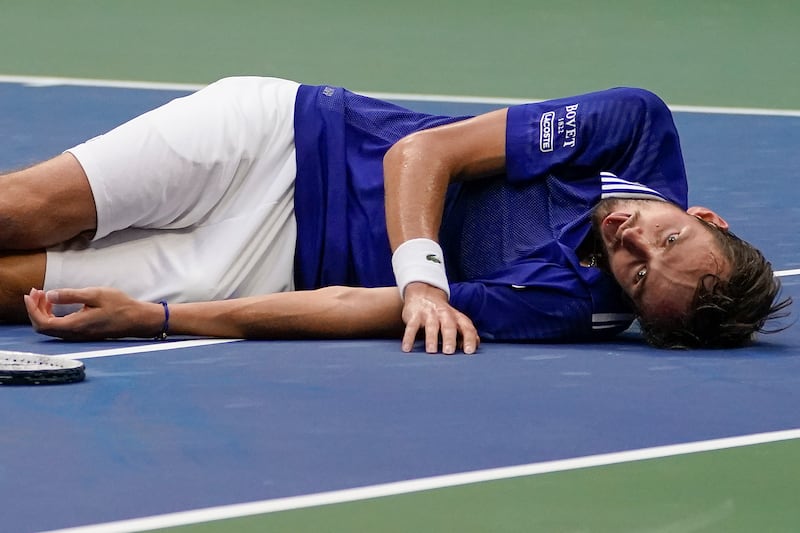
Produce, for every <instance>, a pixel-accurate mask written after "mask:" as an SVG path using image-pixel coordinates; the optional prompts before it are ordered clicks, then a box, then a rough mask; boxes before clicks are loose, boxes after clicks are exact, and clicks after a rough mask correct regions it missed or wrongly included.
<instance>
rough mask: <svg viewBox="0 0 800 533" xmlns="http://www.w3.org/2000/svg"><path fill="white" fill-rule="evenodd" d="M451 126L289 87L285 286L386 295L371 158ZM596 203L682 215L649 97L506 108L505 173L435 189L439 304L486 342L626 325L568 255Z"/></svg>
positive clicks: (672, 162) (675, 147) (670, 131)
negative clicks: (411, 137)
mask: <svg viewBox="0 0 800 533" xmlns="http://www.w3.org/2000/svg"><path fill="white" fill-rule="evenodd" d="M465 118H468V117H446V116H436V115H429V114H423V113H417V112H414V111H410V110H408V109H404V108H402V107H399V106H396V105H393V104H390V103H388V102H383V101H381V100H376V99H372V98H368V97H365V96H361V95H358V94H355V93H352V92H350V91H347V90H346V89H343V88H339V87H329V86H309V85H303V86H301V87H300V89H299V92H298V95H297V103H296V106H295V144H296V148H297V182H296V188H295V210H296V216H297V226H298V237H297V251H296V261H295V284H296V287H297V288H298V289H311V288H318V287H323V286H330V285H350V286H363V287H379V286H392V285H395V280H394V275H393V273H392V268H391V250H390V247H389V241H388V237H387V233H386V219H385V214H384V188H383V156H384V154H385V153H386V151H387V150H388V149H389V148H390V147H391V146H392V145H393V144H394V143H395V142H397V141H398V140H400V139H401V138H402V137H404V136H406V135H408V134H410V133H412V132H415V131H418V130H422V129H426V128H432V127H435V126H438V125H442V124H446V123H450V122H454V121H458V120H464V119H465ZM608 197H624V198H655V199H661V200H667V201H670V202H673V203H675V204H677V205H679V206H681V207H682V208H684V209H685V208H686V207H687V206H686V201H687V185H686V173H685V170H684V163H683V158H682V155H681V150H680V144H679V140H678V134H677V131H676V129H675V125H674V122H673V120H672V115H671V113H670V111H669V109H668V108H667V107H666V105H665V104H664V103H663V102H662V101H661V100H660V99H659V98H658V97H657V96H655V95H654V94H652V93H650V92H647V91H644V90H641V89H629V88H621V89H610V90H607V91H601V92H595V93H590V94H585V95H581V96H574V97H570V98H563V99H558V100H550V101H546V102H540V103H531V104H524V105H519V106H514V107H511V108H509V110H508V124H507V128H506V172H505V174H504V175H501V176H496V177H492V178H488V179H482V180H476V181H470V182H464V183H454V184H452V185H450V187H449V189H448V194H447V199H446V204H445V209H444V216H443V220H442V226H441V231H440V235H439V240H440V243H441V245H442V248H443V251H444V254H445V265H446V268H447V274H448V278H449V280H450V288H451V297H450V303H451V305H453V306H454V307H455V308H456V309H458V310H460V311H462V312H463V313H465V314H466V315H467V316H469V317H470V318H471V319H472V320H473V322H474V323H475V326H476V327H477V329H478V332H479V334H480V336H481V338H483V339H488V340H516V341H522V340H570V341H575V340H593V339H601V338H607V337H609V336H610V335H613V334H616V333H619V332H621V331H624V330H625V329H627V328H628V327H629V326H630V324H631V322H632V320H633V314H632V310H631V307H630V304H629V302H628V301H627V299H626V298H625V297H624V294H623V293H622V291H621V289H620V288H619V287H618V285H617V283H616V282H615V281H614V279H613V277H612V276H611V275H610V274H608V273H606V272H604V271H601V270H600V269H597V268H589V267H585V266H582V265H581V264H580V261H579V258H578V255H577V253H576V250H577V248H578V246H579V245H580V244H581V243H582V242H583V241H584V239H586V237H587V236H588V235H589V233H590V231H591V222H590V219H591V212H592V209H593V208H594V206H595V205H596V204H597V203H598V201H599V200H600V199H601V198H608Z"/></svg>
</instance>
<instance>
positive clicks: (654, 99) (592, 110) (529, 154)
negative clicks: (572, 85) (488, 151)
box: [506, 88, 687, 204]
mask: <svg viewBox="0 0 800 533" xmlns="http://www.w3.org/2000/svg"><path fill="white" fill-rule="evenodd" d="M507 120H508V123H507V127H506V174H507V176H508V179H509V180H510V181H512V182H526V181H531V180H535V179H537V178H542V177H544V176H547V175H556V176H559V177H560V178H562V179H569V178H571V177H576V178H582V177H587V176H592V175H598V174H599V173H600V172H602V171H607V172H612V173H614V174H616V175H617V176H619V177H620V178H624V179H625V180H628V181H632V182H637V183H642V184H644V185H647V186H648V187H651V188H653V189H655V190H658V191H659V192H662V193H663V194H664V195H665V196H666V197H667V198H668V199H670V200H672V201H674V202H676V203H678V204H683V203H685V198H686V194H687V191H686V173H685V170H684V163H683V157H682V154H681V150H680V141H679V138H678V132H677V130H676V128H675V124H674V121H673V119H672V114H671V112H670V111H669V109H668V108H667V106H666V104H664V102H663V101H662V100H661V99H660V98H659V97H658V96H656V95H655V94H653V93H651V92H649V91H646V90H643V89H632V88H617V89H609V90H606V91H600V92H595V93H589V94H585V95H580V96H575V97H570V98H561V99H558V100H549V101H546V102H539V103H532V104H524V105H519V106H514V107H511V108H509V110H508V119H507Z"/></svg>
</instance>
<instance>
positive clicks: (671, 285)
mask: <svg viewBox="0 0 800 533" xmlns="http://www.w3.org/2000/svg"><path fill="white" fill-rule="evenodd" d="M698 217H699V218H702V219H704V220H706V221H708V222H712V223H714V224H717V225H718V226H720V227H721V228H722V229H727V223H725V221H724V220H722V219H721V218H720V217H719V216H718V215H717V214H716V213H713V212H712V211H710V210H708V209H705V208H690V209H689V210H688V211H686V212H684V211H683V210H681V209H680V208H679V207H677V206H676V205H674V204H670V203H667V202H660V201H657V200H604V201H603V202H602V203H601V204H600V205H599V206H598V208H597V210H596V211H595V214H594V223H595V227H596V228H597V230H598V233H599V235H600V237H601V239H602V241H603V245H604V247H605V249H606V253H607V257H608V266H609V268H610V269H611V272H612V273H613V274H614V277H615V278H616V279H617V281H618V282H619V284H620V286H621V287H622V289H623V290H624V291H625V293H626V294H627V295H628V296H629V297H630V298H631V299H632V300H633V302H634V303H635V304H636V307H637V308H638V309H639V312H640V313H641V314H642V316H644V317H645V318H648V319H664V318H672V317H675V316H679V315H681V314H683V313H686V312H687V311H688V310H689V306H690V304H691V301H692V298H693V296H694V293H695V290H696V289H697V285H698V283H699V281H700V279H701V278H702V277H703V276H705V275H707V274H716V275H719V276H721V277H723V278H725V277H728V276H729V271H730V266H729V265H728V261H727V260H726V259H725V256H724V254H723V253H722V250H721V247H720V246H719V244H718V243H717V241H716V239H715V237H714V235H713V234H712V233H711V231H709V228H708V227H706V225H705V224H704V223H703V221H701V220H698Z"/></svg>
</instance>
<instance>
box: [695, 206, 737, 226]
mask: <svg viewBox="0 0 800 533" xmlns="http://www.w3.org/2000/svg"><path fill="white" fill-rule="evenodd" d="M686 212H687V213H689V214H690V215H692V216H695V217H697V218H699V219H701V220H705V221H706V222H710V223H712V224H714V225H715V226H717V227H718V228H719V229H721V230H725V231H727V230H728V223H727V222H726V221H725V219H724V218H722V217H721V216H719V215H718V214H717V213H715V212H714V211H712V210H711V209H709V208H707V207H701V206H699V205H695V206H692V207H690V208H689V209H687V210H686Z"/></svg>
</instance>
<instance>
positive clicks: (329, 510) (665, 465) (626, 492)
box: [158, 440, 800, 533]
mask: <svg viewBox="0 0 800 533" xmlns="http://www.w3.org/2000/svg"><path fill="white" fill-rule="evenodd" d="M798 463H800V442H798V441H797V440H792V441H786V442H777V443H769V444H761V445H756V446H747V447H742V448H733V449H727V450H721V451H714V452H703V453H696V454H689V455H681V456H676V457H669V458H663V459H651V460H645V461H637V462H632V463H623V464H617V465H611V466H604V467H592V468H586V469H579V470H572V471H567V472H555V473H549V474H541V475H537V476H527V477H521V478H512V479H506V480H501V481H490V482H484V483H478V484H472V485H464V486H459V487H452V488H445V489H437V490H431V491H425V492H418V493H411V494H404V495H400V496H391V497H383V498H376V499H371V500H365V501H357V502H351V503H343V504H338V505H335V506H334V505H330V506H320V507H314V508H308V509H299V510H294V511H282V512H277V513H272V514H264V515H257V516H249V517H244V518H236V519H229V520H224V521H218V522H209V523H206V524H200V525H192V526H182V527H175V528H169V529H163V530H158V531H162V532H170V533H181V532H187V533H201V532H212V531H213V532H218V531H225V532H230V533H245V532H262V531H292V532H320V531H325V532H331V533H333V532H353V531H381V532H386V533H388V532H398V533H400V532H403V533H405V532H408V531H458V532H462V533H463V532H476V533H478V532H487V531H492V532H502V531H509V532H510V531H519V532H522V531H526V532H528V531H544V532H565V533H566V532H570V533H577V532H586V533H589V532H591V533H623V532H648V533H677V532H682V533H686V532H696V531H697V532H699V531H702V532H704V533H712V532H714V533H716V532H719V533H751V532H754V531H764V532H767V531H768V532H787V533H788V532H793V531H797V530H798V527H800V496H798V494H797V464H798Z"/></svg>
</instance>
